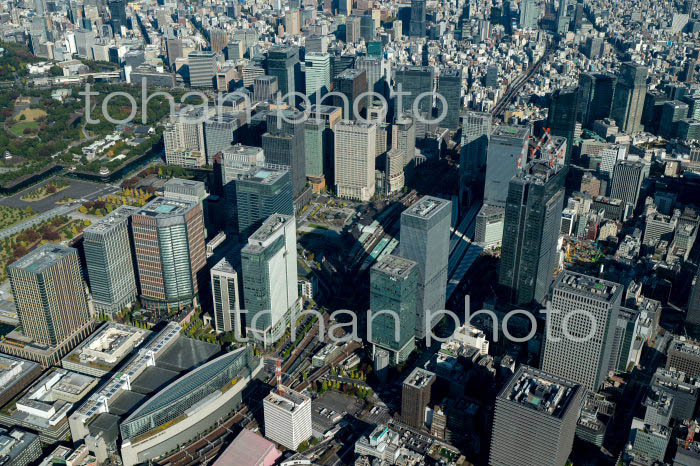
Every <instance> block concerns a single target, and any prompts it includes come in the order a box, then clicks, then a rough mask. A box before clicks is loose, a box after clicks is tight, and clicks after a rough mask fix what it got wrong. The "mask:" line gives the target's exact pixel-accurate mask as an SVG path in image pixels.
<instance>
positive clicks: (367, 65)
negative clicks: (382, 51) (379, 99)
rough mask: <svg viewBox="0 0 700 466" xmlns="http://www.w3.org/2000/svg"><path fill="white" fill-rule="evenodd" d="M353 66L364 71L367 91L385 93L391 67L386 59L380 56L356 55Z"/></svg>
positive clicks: (384, 94) (383, 94)
mask: <svg viewBox="0 0 700 466" xmlns="http://www.w3.org/2000/svg"><path fill="white" fill-rule="evenodd" d="M355 68H356V69H358V70H363V71H364V72H365V73H366V75H367V90H368V91H371V92H376V93H377V94H379V95H382V96H386V95H387V90H388V85H389V81H390V78H391V68H390V66H389V64H388V63H387V61H386V60H384V59H383V58H381V57H364V56H363V57H357V59H356V60H355Z"/></svg>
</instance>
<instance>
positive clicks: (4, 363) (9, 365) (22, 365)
mask: <svg viewBox="0 0 700 466" xmlns="http://www.w3.org/2000/svg"><path fill="white" fill-rule="evenodd" d="M39 367H41V366H40V364H39V363H38V362H34V361H27V360H26V359H20V358H16V357H14V356H10V355H7V354H0V394H2V393H3V392H4V391H6V390H9V389H10V388H12V387H13V386H14V385H15V384H17V383H18V382H21V381H22V379H24V377H26V376H27V375H28V374H29V373H30V372H32V371H33V370H35V369H36V368H39Z"/></svg>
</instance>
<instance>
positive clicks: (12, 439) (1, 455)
mask: <svg viewBox="0 0 700 466" xmlns="http://www.w3.org/2000/svg"><path fill="white" fill-rule="evenodd" d="M40 456H41V442H40V441H39V436H38V435H36V434H33V433H31V432H26V431H24V430H21V429H12V430H11V431H8V430H7V429H3V428H2V427H0V465H7V466H27V465H29V464H32V463H34V461H36V460H38V459H39V457H40Z"/></svg>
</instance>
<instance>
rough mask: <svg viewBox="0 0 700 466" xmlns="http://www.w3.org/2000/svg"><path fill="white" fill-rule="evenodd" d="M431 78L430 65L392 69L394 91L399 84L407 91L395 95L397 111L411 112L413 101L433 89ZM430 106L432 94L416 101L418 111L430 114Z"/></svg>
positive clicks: (404, 66) (432, 73)
mask: <svg viewBox="0 0 700 466" xmlns="http://www.w3.org/2000/svg"><path fill="white" fill-rule="evenodd" d="M417 1H418V2H423V5H425V2H424V0H417ZM433 79H434V71H433V68H432V67H430V66H414V65H401V66H399V67H398V68H397V69H396V70H394V82H395V89H396V91H397V92H398V89H399V85H400V86H401V92H403V93H407V94H406V95H403V96H402V97H401V98H399V97H398V96H397V97H396V105H397V112H400V113H403V112H408V111H410V112H413V103H414V102H415V100H416V99H417V98H418V96H419V95H421V94H423V93H425V92H432V91H433ZM399 101H401V102H399ZM399 104H400V105H401V106H400V107H398V105H399ZM432 108H433V100H432V96H426V97H423V98H421V99H420V101H419V102H418V111H419V112H420V113H424V114H427V115H428V116H430V115H431V110H432Z"/></svg>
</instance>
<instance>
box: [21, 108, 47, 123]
mask: <svg viewBox="0 0 700 466" xmlns="http://www.w3.org/2000/svg"><path fill="white" fill-rule="evenodd" d="M22 115H24V120H23V119H22ZM46 115H47V114H46V112H45V111H44V110H42V109H40V108H25V109H24V110H22V111H21V112H19V115H17V116H16V117H15V121H36V120H38V119H39V118H41V117H45V116H46Z"/></svg>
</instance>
